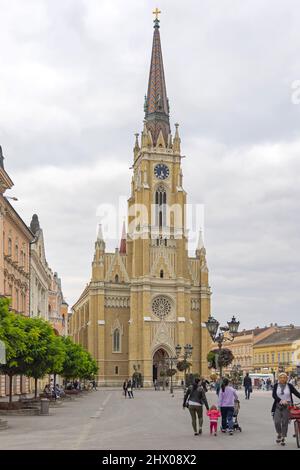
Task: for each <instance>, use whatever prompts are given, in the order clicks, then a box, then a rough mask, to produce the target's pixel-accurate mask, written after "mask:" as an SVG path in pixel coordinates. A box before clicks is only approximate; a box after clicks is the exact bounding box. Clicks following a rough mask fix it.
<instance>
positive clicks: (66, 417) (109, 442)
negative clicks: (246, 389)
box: [0, 389, 296, 451]
mask: <svg viewBox="0 0 300 470" xmlns="http://www.w3.org/2000/svg"><path fill="white" fill-rule="evenodd" d="M239 394H240V400H241V410H240V414H239V423H240V425H241V427H242V432H241V433H240V432H236V433H235V434H234V436H229V435H224V434H220V433H219V434H218V436H217V437H214V436H210V435H209V427H208V420H207V418H206V417H205V420H204V421H205V422H204V428H203V434H202V435H201V436H194V433H193V430H192V426H191V419H190V415H189V412H188V410H187V409H185V410H183V408H182V397H183V392H182V390H176V391H175V396H174V398H172V397H171V395H170V393H169V391H157V392H155V391H152V390H145V391H143V390H138V391H136V392H135V393H134V396H135V398H134V399H128V398H127V399H125V398H124V397H123V396H122V393H121V391H120V390H105V389H104V390H99V391H97V392H91V393H89V394H88V395H86V396H84V397H82V398H76V400H75V401H72V402H66V403H64V404H63V405H62V406H61V407H60V408H52V409H50V413H51V414H50V416H32V417H23V416H22V417H21V416H20V417H19V416H11V417H4V416H3V417H2V418H3V419H5V420H7V421H8V424H9V429H7V430H4V431H0V449H53V450H54V449H67V450H68V449H74V450H76V449H109V450H114V449H131V450H132V449H146V450H159V449H168V450H171V449H191V450H193V449H271V450H272V449H273V450H283V451H284V450H285V449H296V442H295V439H294V438H293V437H292V434H293V432H292V426H290V427H289V436H288V440H287V446H286V447H285V448H282V447H281V446H278V444H276V443H275V440H274V438H275V432H274V426H273V422H272V419H271V414H270V409H271V405H272V397H271V393H270V392H255V393H254V394H253V395H252V398H251V399H250V400H249V401H248V400H245V399H244V395H243V394H242V392H239ZM207 397H208V401H209V403H210V404H213V403H216V401H217V399H216V395H215V393H214V392H209V393H208V394H207Z"/></svg>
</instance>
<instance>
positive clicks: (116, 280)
mask: <svg viewBox="0 0 300 470" xmlns="http://www.w3.org/2000/svg"><path fill="white" fill-rule="evenodd" d="M115 282H116V283H118V282H119V275H118V274H116V275H115Z"/></svg>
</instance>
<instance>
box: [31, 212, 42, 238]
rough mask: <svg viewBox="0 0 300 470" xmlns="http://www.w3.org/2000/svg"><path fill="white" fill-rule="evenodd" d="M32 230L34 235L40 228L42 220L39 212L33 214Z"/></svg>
mask: <svg viewBox="0 0 300 470" xmlns="http://www.w3.org/2000/svg"><path fill="white" fill-rule="evenodd" d="M30 230H31V231H32V233H33V234H34V235H36V233H37V231H38V230H40V222H39V218H38V216H37V214H33V216H32V219H31V222H30Z"/></svg>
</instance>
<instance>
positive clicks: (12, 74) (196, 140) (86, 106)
mask: <svg viewBox="0 0 300 470" xmlns="http://www.w3.org/2000/svg"><path fill="white" fill-rule="evenodd" d="M156 6H157V3H156V2H153V1H152V0H127V1H126V2H125V1H124V0H107V1H106V0H26V1H23V0H0V12H1V19H0V21H1V26H0V60H1V65H0V68H1V74H0V145H2V148H3V153H4V156H5V168H6V170H7V171H8V173H9V175H10V176H11V178H12V179H13V181H14V183H15V186H14V188H13V189H12V190H11V191H10V192H8V193H7V195H9V194H10V195H12V196H16V197H18V198H19V201H18V202H15V203H14V207H15V208H16V209H17V210H18V212H19V213H20V215H21V216H22V217H23V219H24V220H25V221H26V222H27V223H28V224H29V223H30V220H31V216H32V214H33V213H37V214H38V216H39V219H40V223H41V226H42V228H43V231H44V238H45V243H46V256H47V260H48V263H49V265H50V266H51V268H52V269H53V270H54V271H57V272H58V273H59V275H60V277H61V278H62V286H63V291H64V295H65V298H66V300H67V301H68V303H69V304H70V305H72V304H73V303H74V301H75V300H76V299H77V298H78V296H79V295H80V293H81V291H82V290H83V288H84V286H85V285H86V283H87V282H88V281H89V279H90V274H91V261H92V258H93V252H94V240H95V236H96V226H97V222H98V218H97V215H96V214H97V208H98V207H99V205H100V204H102V203H107V204H117V202H118V198H119V196H122V197H123V198H125V199H126V198H127V197H128V196H129V192H130V179H131V171H130V170H129V167H130V166H131V163H132V147H133V143H134V133H135V132H140V131H141V128H142V120H143V97H144V94H145V92H146V90H147V81H148V74H149V66H150V55H151V46H152V34H153V28H152V14H151V12H152V10H153V8H154V7H156ZM158 6H159V8H160V9H161V10H162V15H161V30H160V32H161V39H162V49H163V57H164V66H165V75H166V82H167V92H168V96H169V100H170V108H171V123H172V127H173V128H174V123H175V122H179V123H180V135H181V140H182V152H183V154H184V155H186V158H185V159H184V160H183V172H184V188H185V190H186V191H187V193H188V198H189V199H188V200H189V202H192V203H194V204H204V208H205V226H204V229H205V233H204V237H205V245H206V250H207V260H208V266H209V269H210V285H211V288H212V291H213V296H212V314H213V315H214V316H215V317H216V318H218V319H219V320H221V321H223V322H224V321H227V320H228V319H229V318H230V317H231V315H232V314H235V315H237V317H238V318H239V320H240V321H241V328H248V327H255V326H256V325H260V326H264V325H266V324H269V323H270V322H278V323H279V324H288V323H290V322H295V323H296V324H300V318H299V304H300V288H299V287H300V286H299V284H300V283H299V277H300V276H299V275H300V241H299V233H300V221H299V214H300V184H299V183H300V181H299V179H300V177H299V175H300V104H297V103H298V101H300V100H299V99H298V98H299V97H300V93H299V89H300V86H299V83H297V80H300V33H299V24H300V5H299V0H284V1H283V0H280V1H279V0H221V1H220V0H202V1H201V2H199V0H186V1H185V2H182V1H181V0H160V1H159V4H158ZM293 87H294V88H293ZM118 222H119V223H120V224H121V223H122V218H121V217H120V220H119V221H118ZM118 230H119V231H121V228H120V227H119V228H118ZM115 246H116V241H115V240H107V248H108V249H109V250H114V247H115ZM194 247H195V241H193V243H191V245H190V249H191V250H192V249H194Z"/></svg>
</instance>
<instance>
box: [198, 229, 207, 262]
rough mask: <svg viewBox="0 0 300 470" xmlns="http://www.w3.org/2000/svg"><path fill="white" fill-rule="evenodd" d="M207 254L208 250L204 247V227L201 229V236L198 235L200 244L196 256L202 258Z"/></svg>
mask: <svg viewBox="0 0 300 470" xmlns="http://www.w3.org/2000/svg"><path fill="white" fill-rule="evenodd" d="M205 255H206V250H205V248H204V242H203V234H202V229H200V230H199V237H198V245H197V248H196V256H197V258H200V257H201V256H204V257H205Z"/></svg>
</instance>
